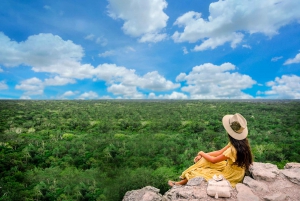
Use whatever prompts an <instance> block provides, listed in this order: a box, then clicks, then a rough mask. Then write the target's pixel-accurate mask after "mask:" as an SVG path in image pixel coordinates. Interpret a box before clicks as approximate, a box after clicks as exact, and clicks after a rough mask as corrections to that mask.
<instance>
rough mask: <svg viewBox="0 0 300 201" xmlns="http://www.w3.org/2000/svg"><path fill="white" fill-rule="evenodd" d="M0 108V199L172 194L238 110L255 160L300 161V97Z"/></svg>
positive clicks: (6, 103)
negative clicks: (147, 191)
mask: <svg viewBox="0 0 300 201" xmlns="http://www.w3.org/2000/svg"><path fill="white" fill-rule="evenodd" d="M0 111H1V116H0V118H1V119H0V151H1V152H0V154H1V156H0V160H1V162H0V170H1V172H0V173H1V175H0V187H2V188H0V200H101V201H116V200H122V198H123V196H124V194H125V193H126V191H129V190H133V189H138V188H142V187H144V186H146V185H151V186H155V187H156V188H159V189H161V193H164V192H165V191H167V190H168V186H167V184H166V183H167V180H169V179H177V178H178V176H179V175H180V174H181V172H182V171H183V170H184V169H185V168H187V167H189V166H190V165H191V164H193V158H194V156H195V155H196V154H197V153H198V152H199V151H200V150H203V151H205V152H208V151H212V150H215V149H220V148H221V147H223V146H224V145H226V144H227V143H228V137H227V136H226V132H225V130H224V128H223V126H222V123H221V120H222V117H223V116H224V115H226V114H234V113H237V112H238V113H241V114H242V115H243V116H244V117H245V118H246V119H247V121H248V128H249V135H248V138H249V141H250V144H251V147H252V152H253V155H254V158H255V161H259V162H270V163H274V164H277V165H278V167H279V168H283V166H284V165H285V164H286V163H287V162H300V159H299V156H300V140H299V139H300V118H299V117H300V101H290V100H287V101H277V100H256V101H251V100H250V101H247V100H245V101H235V100H231V101H230V100H227V101H224V100H222V101H214V100H209V101H208V100H207V101H204V100H202V101H201V100H185V101H179V100H178V101H175V100H174V101H162V100H155V101H154V100H153V101H145V100H131V101H126V100H91V101H80V100H78V101H75V100H74V101H68V100H55V101H54V100H53V101H48V100H39V101H31V100H26V101H23V100H1V101H0Z"/></svg>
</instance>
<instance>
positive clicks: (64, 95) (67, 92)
mask: <svg viewBox="0 0 300 201" xmlns="http://www.w3.org/2000/svg"><path fill="white" fill-rule="evenodd" d="M77 93H78V92H73V91H66V92H65V93H64V94H63V95H62V96H63V97H67V96H74V95H76V94H77Z"/></svg>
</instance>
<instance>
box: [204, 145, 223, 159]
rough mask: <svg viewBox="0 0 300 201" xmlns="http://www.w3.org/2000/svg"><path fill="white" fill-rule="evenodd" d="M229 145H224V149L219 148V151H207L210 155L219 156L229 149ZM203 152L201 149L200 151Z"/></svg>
mask: <svg viewBox="0 0 300 201" xmlns="http://www.w3.org/2000/svg"><path fill="white" fill-rule="evenodd" d="M228 147H229V145H226V146H225V147H223V148H222V149H220V150H218V151H213V152H209V153H206V154H208V155H210V156H219V155H221V154H222V153H223V152H224V151H225V150H226V149H228ZM200 152H201V151H200ZM200 152H199V153H198V155H199V154H200Z"/></svg>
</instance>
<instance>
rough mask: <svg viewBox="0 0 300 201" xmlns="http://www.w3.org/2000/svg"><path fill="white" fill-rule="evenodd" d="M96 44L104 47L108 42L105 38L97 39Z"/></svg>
mask: <svg viewBox="0 0 300 201" xmlns="http://www.w3.org/2000/svg"><path fill="white" fill-rule="evenodd" d="M96 43H97V44H100V45H101V46H106V45H107V43H108V41H107V39H106V38H104V37H102V36H101V37H98V38H97V39H96Z"/></svg>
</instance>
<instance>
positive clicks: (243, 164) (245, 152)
mask: <svg viewBox="0 0 300 201" xmlns="http://www.w3.org/2000/svg"><path fill="white" fill-rule="evenodd" d="M222 123H223V126H224V128H225V130H226V131H227V134H228V137H229V141H230V142H229V143H228V144H227V145H226V146H225V147H224V148H223V149H221V150H218V151H214V152H210V153H204V152H203V151H200V152H199V153H198V155H197V156H196V157H195V158H194V162H195V164H194V165H192V166H191V167H189V168H188V169H187V170H185V171H184V172H183V173H182V175H181V176H180V178H181V179H182V180H181V181H179V182H174V181H169V182H168V184H169V185H170V186H174V185H184V184H186V183H187V182H188V180H189V179H192V178H195V177H203V178H204V179H205V180H207V181H208V180H210V179H212V178H213V176H214V175H223V177H224V178H225V179H227V180H228V181H229V182H230V184H231V185H232V187H235V185H236V184H237V183H239V182H241V181H242V180H243V178H244V175H245V171H246V170H248V169H249V166H250V165H251V164H252V162H253V160H252V153H251V149H250V146H249V143H248V139H247V135H248V128H247V121H246V119H245V118H244V117H243V116H242V115H241V114H239V113H236V114H234V115H225V116H224V117H223V119H222Z"/></svg>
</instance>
